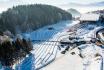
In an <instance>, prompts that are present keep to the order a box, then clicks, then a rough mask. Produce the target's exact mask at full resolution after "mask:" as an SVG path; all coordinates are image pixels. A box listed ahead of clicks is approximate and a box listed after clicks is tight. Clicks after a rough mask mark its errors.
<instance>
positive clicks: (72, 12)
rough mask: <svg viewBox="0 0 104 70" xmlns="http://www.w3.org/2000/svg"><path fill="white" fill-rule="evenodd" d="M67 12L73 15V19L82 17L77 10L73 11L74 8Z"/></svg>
mask: <svg viewBox="0 0 104 70" xmlns="http://www.w3.org/2000/svg"><path fill="white" fill-rule="evenodd" d="M67 11H68V12H69V13H71V14H72V17H76V16H80V14H81V13H80V12H79V11H77V10H76V9H73V8H71V9H68V10H67Z"/></svg>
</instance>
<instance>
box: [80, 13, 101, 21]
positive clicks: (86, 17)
mask: <svg viewBox="0 0 104 70" xmlns="http://www.w3.org/2000/svg"><path fill="white" fill-rule="evenodd" d="M99 19H100V15H99V14H93V13H87V14H82V15H81V16H80V19H79V20H80V22H97V21H99Z"/></svg>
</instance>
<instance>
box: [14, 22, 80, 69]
mask: <svg viewBox="0 0 104 70" xmlns="http://www.w3.org/2000/svg"><path fill="white" fill-rule="evenodd" d="M77 23H79V21H73V22H72V21H63V22H59V23H57V24H54V25H50V26H46V27H43V28H41V29H39V30H37V31H34V32H31V33H29V34H24V35H23V36H24V37H25V38H27V39H28V38H30V39H31V40H45V41H43V42H39V43H34V45H33V46H34V50H33V51H31V53H32V55H30V56H29V57H27V58H25V59H24V60H23V61H22V62H21V63H20V64H18V65H17V67H16V68H17V70H35V69H40V68H43V67H44V66H46V65H47V64H49V63H51V62H53V61H54V60H55V58H56V57H60V55H61V54H60V53H59V54H60V55H58V56H57V53H58V52H59V51H58V45H59V44H58V42H47V41H60V39H61V38H63V37H66V36H68V34H67V32H65V30H66V29H67V28H69V27H70V26H73V25H75V24H77ZM48 27H53V28H54V29H53V30H48Z"/></svg>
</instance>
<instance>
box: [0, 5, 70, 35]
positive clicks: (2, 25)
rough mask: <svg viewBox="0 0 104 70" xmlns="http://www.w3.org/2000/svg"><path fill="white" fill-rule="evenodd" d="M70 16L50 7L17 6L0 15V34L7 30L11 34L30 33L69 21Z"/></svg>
mask: <svg viewBox="0 0 104 70" xmlns="http://www.w3.org/2000/svg"><path fill="white" fill-rule="evenodd" d="M71 19H72V15H71V14H70V13H68V12H66V11H65V10H62V9H60V8H57V7H55V6H51V5H42V4H33V5H19V6H15V7H13V8H9V9H8V10H7V11H4V12H3V13H2V14H1V15H0V33H2V32H4V31H6V30H9V31H10V32H12V33H13V34H19V33H24V32H31V31H33V30H36V29H38V28H41V27H44V26H46V25H51V24H55V23H57V22H59V21H62V20H71Z"/></svg>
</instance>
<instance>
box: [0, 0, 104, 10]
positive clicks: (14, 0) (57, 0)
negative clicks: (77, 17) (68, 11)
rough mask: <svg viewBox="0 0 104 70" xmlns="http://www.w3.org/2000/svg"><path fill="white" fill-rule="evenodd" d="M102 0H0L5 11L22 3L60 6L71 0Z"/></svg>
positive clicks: (75, 0) (84, 0)
mask: <svg viewBox="0 0 104 70" xmlns="http://www.w3.org/2000/svg"><path fill="white" fill-rule="evenodd" d="M101 1H104V0H0V11H4V10H6V9H7V8H10V7H13V6H15V5H22V4H34V3H42V4H49V5H55V6H59V5H62V4H67V3H70V2H71V3H72V2H73V3H82V4H88V3H93V2H101Z"/></svg>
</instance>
